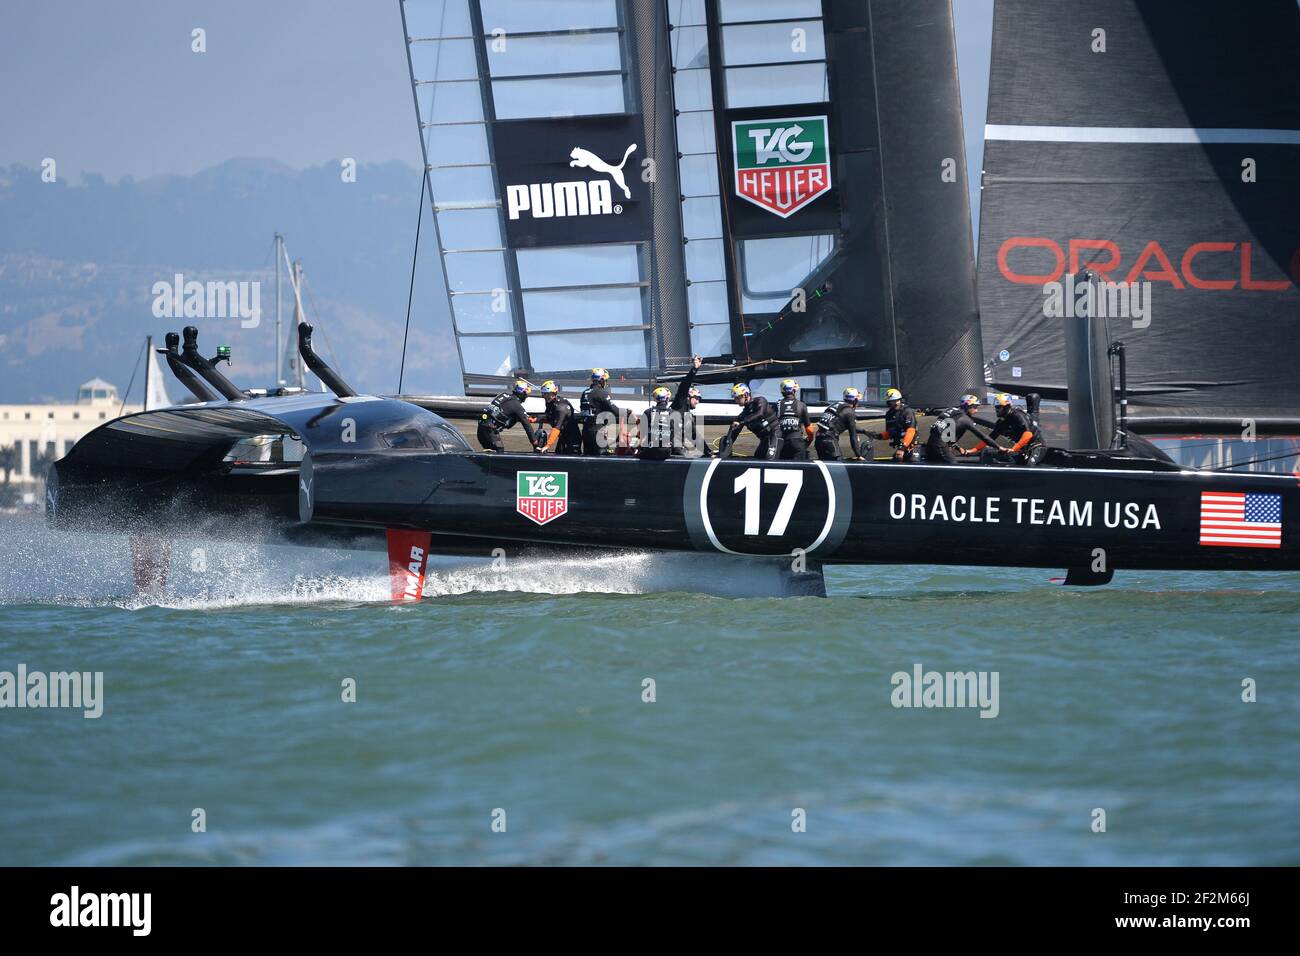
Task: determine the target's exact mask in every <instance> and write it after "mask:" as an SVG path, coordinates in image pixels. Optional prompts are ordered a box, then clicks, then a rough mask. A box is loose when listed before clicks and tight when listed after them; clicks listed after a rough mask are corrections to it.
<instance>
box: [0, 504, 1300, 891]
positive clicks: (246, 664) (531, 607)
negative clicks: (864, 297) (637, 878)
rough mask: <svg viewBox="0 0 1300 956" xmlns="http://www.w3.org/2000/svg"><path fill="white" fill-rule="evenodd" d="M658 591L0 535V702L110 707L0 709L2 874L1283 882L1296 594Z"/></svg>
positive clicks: (994, 588) (616, 575) (888, 585)
mask: <svg viewBox="0 0 1300 956" xmlns="http://www.w3.org/2000/svg"><path fill="white" fill-rule="evenodd" d="M673 560H674V558H673V556H671V555H670V556H663V555H649V554H624V555H615V556H611V557H610V558H607V559H602V560H600V561H596V562H582V563H577V562H567V561H561V560H557V561H548V560H532V561H520V562H517V563H515V564H511V562H510V560H509V559H507V561H506V563H505V567H504V569H499V568H498V569H493V568H491V567H489V566H486V565H483V564H478V565H469V566H465V565H461V566H455V565H454V564H443V565H439V566H438V567H436V568H435V569H434V572H433V575H432V578H431V580H430V582H429V586H428V589H427V591H426V599H425V600H424V601H422V602H421V603H419V604H418V605H393V604H391V603H389V601H388V581H387V578H386V575H385V568H384V563H385V562H384V558H383V556H382V554H379V553H372V552H340V553H330V552H316V551H308V550H298V549H289V548H282V547H273V546H269V545H260V544H257V543H254V542H250V543H245V544H214V543H211V542H177V543H176V544H175V545H174V546H173V549H172V553H171V559H170V565H171V575H170V588H169V591H168V592H167V593H164V594H160V595H155V596H153V597H137V596H136V595H135V594H134V589H133V587H132V580H131V562H130V553H129V549H128V547H127V543H126V541H125V539H123V538H121V537H118V536H111V535H102V536H100V535H70V534H64V533H58V532H51V531H47V530H46V529H45V527H44V526H43V524H42V523H41V522H40V521H39V520H38V519H35V518H14V517H10V518H4V519H0V602H2V603H0V672H10V673H13V672H16V669H17V668H18V666H19V665H23V666H24V667H25V669H26V671H27V672H29V673H30V672H42V673H45V674H55V673H60V672H71V671H76V672H79V673H86V674H95V673H101V674H102V692H101V696H102V700H101V702H100V704H101V706H102V713H101V714H100V715H99V716H98V717H94V718H88V717H87V716H86V714H85V713H84V709H80V710H79V709H75V708H71V707H58V708H55V707H22V708H18V707H4V708H0V760H3V767H4V774H3V779H2V780H0V865H14V864H18V865H28V864H73V865H80V864H90V865H95V864H105V865H123V864H163V863H167V864H177V863H179V864H188V863H192V864H1096V865H1109V864H1120V865H1130V864H1134V865H1135V864H1156V865H1159V864H1189V865H1210V864H1297V863H1300V787H1298V786H1297V784H1298V783H1300V733H1298V732H1297V727H1300V695H1298V694H1297V691H1296V688H1297V686H1300V640H1298V637H1300V629H1298V625H1300V593H1297V585H1300V575H1296V574H1251V573H1235V574H1208V573H1195V574H1193V573H1138V572H1123V571H1121V572H1119V573H1118V574H1117V575H1116V578H1115V582H1114V584H1112V585H1111V586H1109V587H1104V588H1095V589H1067V588H1063V587H1060V586H1059V585H1057V584H1055V583H1053V582H1052V581H1051V580H1050V578H1051V577H1053V576H1054V573H1053V572H1050V571H1036V570H991V569H979V568H960V567H883V568H839V569H831V570H830V571H829V572H828V574H827V586H828V592H829V594H830V596H829V597H828V598H826V599H819V598H784V599H783V598H765V597H747V598H741V599H737V598H726V597H713V596H707V595H703V594H693V593H682V592H669V593H658V592H653V591H652V590H651V589H652V588H653V586H654V581H655V579H656V575H655V571H656V567H657V566H658V564H659V563H660V562H665V561H667V562H672V561H673ZM1058 573H1059V572H1058ZM708 583H710V584H712V585H716V587H715V589H716V590H720V591H725V582H708ZM647 592H649V593H647ZM931 674H933V675H935V676H936V677H937V678H938V680H939V686H938V687H937V688H936V687H935V686H933V685H932V684H927V675H931ZM953 674H957V675H968V674H969V675H975V678H976V681H975V683H973V684H971V685H970V686H971V687H982V688H983V693H984V694H985V696H986V697H987V696H988V694H989V692H990V691H991V690H996V698H997V699H996V708H995V709H996V713H993V714H992V715H991V716H990V714H991V712H992V711H993V710H994V708H992V707H982V706H979V704H980V701H979V700H978V699H974V700H965V701H961V702H959V701H957V700H955V699H953V697H952V694H951V690H952V680H951V679H950V677H949V678H948V679H945V677H946V676H947V675H953ZM981 675H982V679H983V684H980V683H979V680H978V678H979V677H980V676H981ZM994 675H996V679H995V676H994ZM960 683H961V678H960V677H959V679H958V690H959V691H960ZM904 685H906V687H905V686H904ZM914 685H915V686H914ZM927 686H928V687H929V689H930V690H934V691H935V693H934V694H933V695H931V697H930V698H929V700H928V703H927V698H926V697H925V692H926V687H927ZM975 696H976V697H978V695H975ZM913 704H915V706H913Z"/></svg>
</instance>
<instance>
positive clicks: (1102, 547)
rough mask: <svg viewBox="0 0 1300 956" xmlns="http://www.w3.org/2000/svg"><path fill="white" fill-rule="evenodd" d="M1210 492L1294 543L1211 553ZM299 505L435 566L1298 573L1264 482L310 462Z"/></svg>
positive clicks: (758, 467)
mask: <svg viewBox="0 0 1300 956" xmlns="http://www.w3.org/2000/svg"><path fill="white" fill-rule="evenodd" d="M530 482H531V483H532V489H531V490H533V491H535V492H536V494H532V495H530V494H529V492H530ZM1205 493H1210V494H1212V495H1217V494H1227V495H1235V494H1250V495H1277V496H1280V507H1281V514H1282V519H1281V524H1282V528H1281V534H1280V536H1278V537H1277V538H1274V537H1273V536H1272V535H1271V534H1266V533H1255V532H1252V533H1250V534H1249V535H1248V537H1249V538H1251V539H1252V540H1250V543H1248V544H1241V545H1222V544H1203V543H1202V510H1203V505H1202V496H1203V494H1205ZM299 498H300V509H301V517H302V518H303V519H304V520H307V521H310V522H312V523H321V522H324V523H337V524H351V525H358V526H370V527H375V526H384V527H404V528H411V529H422V530H427V531H432V532H433V533H434V535H435V545H434V549H435V550H437V544H436V541H437V536H439V535H449V536H452V537H456V538H474V537H481V538H486V539H492V540H499V541H518V542H528V543H533V544H550V543H554V544H565V545H581V544H586V545H591V544H598V545H603V546H607V547H620V548H647V549H663V550H694V551H700V552H705V553H711V554H738V555H749V556H763V557H773V556H778V555H787V556H789V555H793V556H796V557H797V556H800V555H802V556H804V557H805V558H806V559H807V560H808V561H810V562H818V563H829V564H969V565H993V566H1009V567H1045V568H1069V569H1071V570H1075V571H1092V570H1095V571H1097V572H1099V573H1104V574H1106V575H1107V576H1109V573H1110V572H1113V571H1114V570H1115V569H1117V568H1121V569H1124V568H1131V569H1139V568H1145V569H1207V570H1213V569H1240V570H1282V569H1298V568H1300V547H1297V546H1296V545H1295V541H1296V540H1297V536H1300V519H1298V518H1297V516H1298V515H1300V483H1297V482H1296V481H1295V480H1292V479H1289V478H1278V477H1274V476H1262V475H1259V476H1257V475H1252V476H1244V475H1206V474H1199V473H1193V472H1174V473H1169V472H1144V471H1113V470H1103V469H1073V468H1071V469H1057V468H1039V469H1033V470H1031V469H1013V468H996V467H983V468H981V467H969V468H968V467H946V466H925V465H891V464H883V463H882V464H859V463H847V464H846V463H840V462H766V461H756V460H753V459H744V458H735V459H727V460H719V459H713V460H694V461H687V460H669V461H636V460H632V459H617V458H600V459H590V458H557V459H552V458H542V457H540V456H530V455H478V454H471V455H453V456H444V455H436V456H429V455H419V454H411V455H402V456H398V457H385V458H384V459H383V460H382V461H367V460H365V459H358V458H351V459H348V458H346V457H345V456H336V455H329V456H321V457H318V458H314V459H309V460H308V461H306V462H305V463H304V467H303V481H302V482H300V489H299ZM539 521H544V522H545V523H538V522H539ZM1243 534H1246V533H1244V532H1243ZM1256 538H1257V539H1258V540H1254V539H1256Z"/></svg>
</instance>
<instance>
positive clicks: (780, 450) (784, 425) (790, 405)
mask: <svg viewBox="0 0 1300 956" xmlns="http://www.w3.org/2000/svg"><path fill="white" fill-rule="evenodd" d="M815 430H816V429H815V426H814V425H813V424H812V423H811V422H810V421H808V406H807V405H805V404H804V403H803V402H802V401H801V400H800V398H799V383H798V382H796V381H795V380H794V379H792V378H787V379H786V380H785V381H784V382H782V383H781V401H779V402H777V404H776V440H777V452H776V457H777V458H778V459H780V460H781V461H811V460H812V455H811V454H810V453H809V452H810V446H811V444H812V441H813V432H814V431H815Z"/></svg>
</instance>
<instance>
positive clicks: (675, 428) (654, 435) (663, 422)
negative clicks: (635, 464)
mask: <svg viewBox="0 0 1300 956" xmlns="http://www.w3.org/2000/svg"><path fill="white" fill-rule="evenodd" d="M681 421H682V416H681V412H679V411H677V410H676V409H674V408H673V407H672V406H671V405H665V406H663V407H660V406H658V405H652V406H651V407H650V408H647V409H646V410H645V411H644V412H642V413H641V447H640V450H638V451H637V457H638V458H645V459H647V460H649V461H663V460H664V459H665V458H668V457H670V456H672V455H680V454H681V445H682V440H681V432H682V426H681Z"/></svg>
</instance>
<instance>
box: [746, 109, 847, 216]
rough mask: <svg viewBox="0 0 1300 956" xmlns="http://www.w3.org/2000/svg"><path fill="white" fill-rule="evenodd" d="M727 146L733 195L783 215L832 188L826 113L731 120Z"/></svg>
mask: <svg viewBox="0 0 1300 956" xmlns="http://www.w3.org/2000/svg"><path fill="white" fill-rule="evenodd" d="M731 146H732V153H733V155H734V156H735V165H736V195H737V196H740V197H741V198H743V199H748V200H749V201H750V202H752V203H753V204H754V205H755V206H761V207H763V208H764V209H766V210H767V211H768V212H772V213H776V215H778V216H780V217H781V218H782V219H787V218H789V217H790V216H792V215H794V214H795V213H796V212H798V211H799V210H800V209H802V208H803V207H804V206H806V205H808V204H809V203H810V202H812V201H813V200H814V199H816V198H817V197H818V196H820V195H821V194H822V193H824V192H826V191H827V190H829V189H830V188H831V161H830V136H829V127H828V123H827V121H826V117H825V116H796V117H791V118H789V119H760V120H743V121H739V122H735V123H732V124H731Z"/></svg>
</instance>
